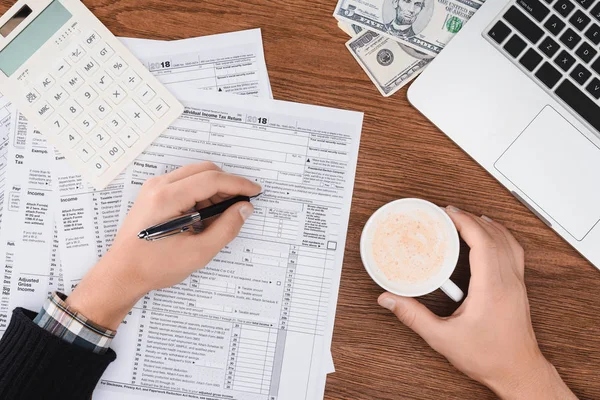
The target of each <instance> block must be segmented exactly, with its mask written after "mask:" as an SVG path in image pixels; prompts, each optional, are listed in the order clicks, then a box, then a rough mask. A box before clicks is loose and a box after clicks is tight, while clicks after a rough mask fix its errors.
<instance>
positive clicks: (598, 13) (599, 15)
mask: <svg viewBox="0 0 600 400" xmlns="http://www.w3.org/2000/svg"><path fill="white" fill-rule="evenodd" d="M591 14H592V17H594V18H596V19H597V20H598V21H600V3H596V5H595V6H594V8H592V11H591Z"/></svg>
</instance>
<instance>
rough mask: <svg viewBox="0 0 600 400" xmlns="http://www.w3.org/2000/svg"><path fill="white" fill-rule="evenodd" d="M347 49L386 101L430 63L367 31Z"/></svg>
mask: <svg viewBox="0 0 600 400" xmlns="http://www.w3.org/2000/svg"><path fill="white" fill-rule="evenodd" d="M346 47H348V49H349V50H350V52H351V53H352V55H353V56H354V58H356V61H358V63H359V64H360V66H361V67H362V69H364V70H365V72H366V73H367V75H368V76H369V78H370V79H371V80H372V81H373V83H374V84H375V86H377V89H379V92H381V94H382V95H383V96H385V97H388V96H391V95H392V94H394V93H395V92H397V91H398V90H400V88H402V87H403V86H404V85H406V84H407V83H408V82H410V81H411V80H412V79H414V78H415V77H416V76H417V75H418V74H419V73H420V72H421V71H423V69H424V68H425V67H426V66H427V65H428V64H429V63H430V62H431V60H433V58H432V57H431V56H430V55H428V54H425V53H422V52H420V51H418V50H415V49H413V48H411V47H407V46H404V45H401V44H400V43H398V42H396V41H395V40H392V39H390V38H388V37H386V36H382V35H380V34H378V33H376V32H373V31H368V30H365V31H363V32H362V33H361V34H360V35H358V36H356V37H353V38H352V39H350V40H349V41H348V42H347V43H346Z"/></svg>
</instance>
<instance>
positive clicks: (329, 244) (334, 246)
mask: <svg viewBox="0 0 600 400" xmlns="http://www.w3.org/2000/svg"><path fill="white" fill-rule="evenodd" d="M327 250H337V242H333V241H331V240H330V241H329V242H327Z"/></svg>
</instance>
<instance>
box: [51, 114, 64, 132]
mask: <svg viewBox="0 0 600 400" xmlns="http://www.w3.org/2000/svg"><path fill="white" fill-rule="evenodd" d="M48 125H49V126H50V128H48V131H49V132H50V133H52V134H54V135H58V134H60V133H61V132H62V131H64V130H65V128H66V127H67V125H68V124H67V121H65V119H64V118H63V117H62V116H60V115H55V116H54V117H52V119H51V120H50V121H49V123H48Z"/></svg>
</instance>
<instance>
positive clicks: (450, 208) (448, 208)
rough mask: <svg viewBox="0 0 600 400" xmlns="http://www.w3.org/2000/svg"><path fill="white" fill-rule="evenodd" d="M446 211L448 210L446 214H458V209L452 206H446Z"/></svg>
mask: <svg viewBox="0 0 600 400" xmlns="http://www.w3.org/2000/svg"><path fill="white" fill-rule="evenodd" d="M446 210H448V212H451V213H459V212H460V209H459V208H456V207H454V206H448V207H446Z"/></svg>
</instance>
